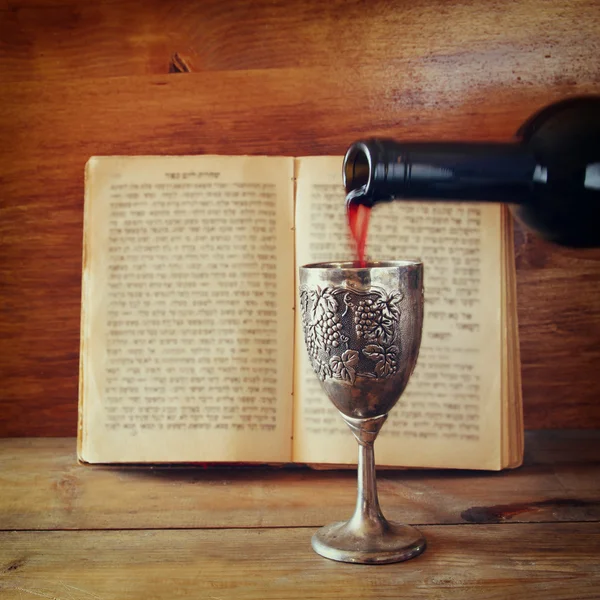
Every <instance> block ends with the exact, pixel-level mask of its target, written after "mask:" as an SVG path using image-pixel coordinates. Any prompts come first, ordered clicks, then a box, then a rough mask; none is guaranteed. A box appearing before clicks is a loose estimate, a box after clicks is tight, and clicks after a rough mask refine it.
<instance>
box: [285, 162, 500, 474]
mask: <svg viewBox="0 0 600 600" xmlns="http://www.w3.org/2000/svg"><path fill="white" fill-rule="evenodd" d="M341 162H342V159H341V158H338V157H310V158H302V159H298V160H297V164H296V176H297V193H296V263H297V265H298V266H300V265H302V264H306V263H309V262H315V261H328V260H340V259H346V260H351V259H353V257H354V251H353V247H352V244H351V242H350V239H349V236H348V235H347V233H346V231H347V225H346V218H345V214H344V192H343V189H342V187H341V176H340V173H341ZM500 236H501V218H500V208H499V207H498V206H495V205H483V204H470V205H466V204H459V203H453V204H450V203H431V202H429V203H424V202H390V203H387V204H381V205H378V206H377V207H376V208H374V209H373V214H372V217H371V224H370V232H369V239H368V241H367V254H368V256H369V257H370V258H372V259H374V260H385V259H403V258H414V257H420V258H422V259H423V262H424V265H425V299H426V300H425V322H424V330H423V342H422V347H421V353H420V357H419V361H418V364H417V367H416V369H415V372H414V374H413V376H412V378H411V381H410V383H409V386H408V388H407V390H406V391H405V393H404V394H403V396H402V398H401V399H400V401H399V402H398V404H397V405H396V407H395V408H394V409H393V410H392V412H391V413H390V417H389V419H388V421H387V422H386V424H385V426H384V427H383V429H382V431H381V433H380V435H379V438H378V440H377V443H376V446H375V447H376V455H377V463H378V464H379V465H382V466H383V465H388V466H407V467H450V468H452V467H455V468H480V469H499V468H500V467H501V458H502V454H501V450H502V443H501V416H502V413H501V385H500V379H501V370H502V364H501V343H502V339H501V329H502V327H501V285H500V284H501V268H500V265H501V237H500ZM296 327H297V331H298V332H299V333H298V335H297V349H296V380H295V409H294V410H295V412H294V424H295V427H294V459H295V460H296V461H298V462H309V463H313V462H314V463H354V462H356V456H357V447H356V441H355V440H354V438H353V437H352V435H351V434H350V432H349V431H348V430H347V428H346V426H345V425H344V424H343V422H342V420H341V418H340V417H339V415H338V414H337V412H336V411H335V409H333V408H332V407H331V405H330V403H329V401H328V400H327V398H326V397H325V395H324V394H323V392H322V391H321V389H320V386H319V384H318V380H317V378H316V376H315V375H314V374H313V373H312V371H311V369H310V365H309V361H308V358H307V354H306V350H305V348H304V340H303V338H302V335H301V333H300V332H301V328H300V324H299V320H298V315H297V325H296Z"/></svg>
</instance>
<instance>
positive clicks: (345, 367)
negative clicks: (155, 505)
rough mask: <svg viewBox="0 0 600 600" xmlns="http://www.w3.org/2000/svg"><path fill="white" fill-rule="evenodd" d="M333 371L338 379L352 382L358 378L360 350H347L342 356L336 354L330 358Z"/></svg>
mask: <svg viewBox="0 0 600 600" xmlns="http://www.w3.org/2000/svg"><path fill="white" fill-rule="evenodd" d="M329 364H330V365H331V371H332V373H333V376H334V377H335V378H336V379H343V380H344V381H349V382H350V383H351V384H353V383H354V380H355V379H356V368H355V367H356V365H357V364H358V352H357V351H356V350H346V351H345V352H344V353H343V354H342V355H341V356H337V355H334V356H332V357H331V358H330V359H329Z"/></svg>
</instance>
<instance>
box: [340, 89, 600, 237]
mask: <svg viewBox="0 0 600 600" xmlns="http://www.w3.org/2000/svg"><path fill="white" fill-rule="evenodd" d="M343 178H344V186H345V188H346V193H347V204H349V205H350V204H352V205H356V204H363V205H365V206H369V207H372V206H373V205H374V204H376V203H378V202H384V201H389V200H395V199H407V200H409V199H410V200H418V199H423V200H433V201H435V200H452V201H478V202H504V203H507V204H509V205H510V208H511V211H512V213H513V215H514V216H515V217H516V218H517V220H519V221H521V222H522V223H523V224H524V225H525V226H526V227H527V228H529V229H531V230H532V231H534V232H535V233H537V235H539V236H541V237H542V238H544V239H546V240H549V241H551V242H554V243H556V244H561V245H565V246H574V247H599V246H600V97H595V96H589V97H578V98H570V99H567V100H563V101H561V102H558V103H555V104H551V105H550V106H547V107H545V108H543V109H542V110H540V111H539V112H537V113H536V114H534V115H533V116H532V117H531V118H529V119H528V120H527V121H526V122H525V123H524V124H523V125H522V126H521V127H520V128H519V130H518V132H517V134H516V140H515V141H514V142H513V143H491V144H489V143H463V142H421V143H418V142H417V143H410V142H408V143H403V142H399V141H395V140H388V139H370V140H364V141H357V142H355V143H354V144H352V145H351V146H350V148H349V149H348V151H347V152H346V156H345V158H344V167H343Z"/></svg>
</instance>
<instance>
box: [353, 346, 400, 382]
mask: <svg viewBox="0 0 600 600" xmlns="http://www.w3.org/2000/svg"><path fill="white" fill-rule="evenodd" d="M362 352H363V354H364V355H365V356H366V357H367V358H368V359H370V360H372V361H376V362H377V364H376V365H375V374H376V375H377V377H389V376H390V375H393V374H394V373H395V372H396V367H397V364H398V347H397V346H390V347H389V348H385V347H383V346H378V345H377V344H369V345H368V346H366V347H365V348H363V351H362Z"/></svg>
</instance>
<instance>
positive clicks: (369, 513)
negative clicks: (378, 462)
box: [349, 441, 387, 533]
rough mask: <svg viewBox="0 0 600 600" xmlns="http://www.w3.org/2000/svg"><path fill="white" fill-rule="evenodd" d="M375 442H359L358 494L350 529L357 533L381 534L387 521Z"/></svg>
mask: <svg viewBox="0 0 600 600" xmlns="http://www.w3.org/2000/svg"><path fill="white" fill-rule="evenodd" d="M373 443H374V442H373V441H366V442H361V441H359V442H358V448H359V449H358V492H357V495H356V508H355V509H354V514H353V515H352V517H351V518H350V522H349V527H350V528H351V529H353V530H354V531H356V532H362V533H367V532H368V533H381V531H382V530H385V529H387V521H386V520H385V517H384V516H383V513H382V512H381V508H380V507H379V498H378V497H377V480H376V476H375V452H374V450H373Z"/></svg>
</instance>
